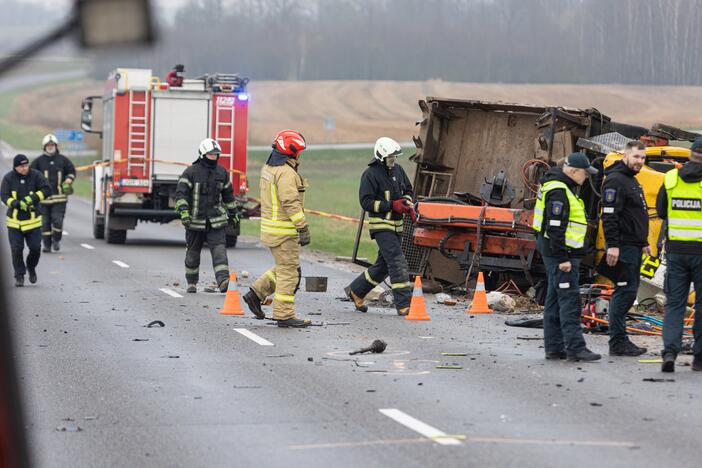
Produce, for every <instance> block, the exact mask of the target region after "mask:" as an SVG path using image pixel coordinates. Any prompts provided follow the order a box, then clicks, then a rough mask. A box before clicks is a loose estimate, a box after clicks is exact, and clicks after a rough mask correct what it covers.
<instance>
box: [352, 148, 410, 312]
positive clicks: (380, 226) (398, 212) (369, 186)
mask: <svg viewBox="0 0 702 468" xmlns="http://www.w3.org/2000/svg"><path fill="white" fill-rule="evenodd" d="M401 154H402V147H401V146H400V145H399V143H397V142H396V141H395V140H393V139H391V138H387V137H382V138H379V139H378V141H376V143H375V148H374V156H375V157H374V159H373V160H372V161H371V162H370V164H368V168H367V169H366V170H365V172H364V173H363V175H362V176H361V186H360V188H359V199H360V203H361V207H362V208H363V209H364V210H366V211H367V212H368V217H369V228H370V235H371V238H372V239H375V241H376V243H377V244H378V258H377V260H376V261H375V264H374V265H372V266H371V267H370V268H368V269H367V270H366V271H364V272H363V273H362V274H361V275H359V276H358V277H357V278H356V279H355V280H353V282H352V283H351V284H350V285H349V286H347V287H346V288H345V291H346V295H347V296H348V297H349V298H350V299H351V300H352V301H353V302H354V304H355V306H356V310H358V311H360V312H367V311H368V307H367V306H366V305H365V304H364V302H363V299H364V298H365V297H366V295H367V294H368V293H369V292H370V291H371V290H372V289H373V288H374V287H376V286H377V285H379V284H380V283H382V282H383V281H384V280H385V278H387V277H388V274H389V275H390V282H391V287H392V292H393V297H394V300H395V307H396V309H397V313H398V315H407V314H408V313H409V305H410V300H411V298H412V284H411V283H410V282H409V271H408V267H407V260H406V259H405V255H404V253H403V252H402V244H401V235H402V224H403V215H404V214H405V213H406V214H408V215H409V216H410V218H411V219H412V221H413V222H414V221H415V220H416V213H415V211H414V206H413V205H412V184H411V183H410V181H409V179H408V178H407V174H406V173H405V171H404V169H402V167H401V166H399V165H397V164H395V160H396V158H397V156H399V155H401Z"/></svg>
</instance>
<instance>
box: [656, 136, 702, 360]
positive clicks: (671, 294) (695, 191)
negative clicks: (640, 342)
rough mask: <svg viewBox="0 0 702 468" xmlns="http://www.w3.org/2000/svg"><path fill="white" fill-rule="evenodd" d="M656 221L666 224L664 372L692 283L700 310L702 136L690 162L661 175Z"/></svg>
mask: <svg viewBox="0 0 702 468" xmlns="http://www.w3.org/2000/svg"><path fill="white" fill-rule="evenodd" d="M656 211H657V212H658V216H660V217H661V218H663V219H664V220H666V221H667V223H668V233H667V237H666V242H665V259H666V272H665V285H664V292H665V295H666V302H665V316H664V317H663V364H662V367H661V370H662V371H663V372H674V371H675V358H676V357H677V355H678V353H680V351H681V349H682V333H683V321H684V317H685V311H686V309H687V299H688V295H689V294H690V282H692V284H694V286H695V291H696V294H695V310H696V311H698V312H699V311H702V293H700V292H701V291H702V137H698V138H697V139H696V140H695V141H694V142H693V143H692V147H691V152H690V161H689V162H687V163H685V165H684V166H683V167H681V168H680V169H672V170H670V171H668V172H667V173H666V174H665V179H664V182H663V186H662V187H661V189H660V191H659V192H658V198H657V199H656ZM700 315H702V314H700V313H697V314H695V323H694V326H693V330H694V337H695V344H694V345H693V349H692V351H693V354H694V358H693V361H692V370H695V371H702V318H701V317H700Z"/></svg>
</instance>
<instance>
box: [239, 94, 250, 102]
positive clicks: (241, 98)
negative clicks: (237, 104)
mask: <svg viewBox="0 0 702 468" xmlns="http://www.w3.org/2000/svg"><path fill="white" fill-rule="evenodd" d="M236 98H237V99H238V100H240V101H248V100H249V95H248V94H246V93H239V94H237V95H236Z"/></svg>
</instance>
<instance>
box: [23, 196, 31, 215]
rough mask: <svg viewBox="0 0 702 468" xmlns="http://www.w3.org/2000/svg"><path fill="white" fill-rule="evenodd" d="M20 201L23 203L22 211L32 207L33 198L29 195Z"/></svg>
mask: <svg viewBox="0 0 702 468" xmlns="http://www.w3.org/2000/svg"><path fill="white" fill-rule="evenodd" d="M21 201H23V202H24V204H25V208H24V211H29V210H31V209H33V208H34V198H32V196H31V195H27V196H26V197H24V198H23V199H22V200H21Z"/></svg>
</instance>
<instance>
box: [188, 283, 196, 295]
mask: <svg viewBox="0 0 702 468" xmlns="http://www.w3.org/2000/svg"><path fill="white" fill-rule="evenodd" d="M185 292H188V293H190V294H195V293H196V292H197V285H196V284H189V285H188V289H186V290H185Z"/></svg>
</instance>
